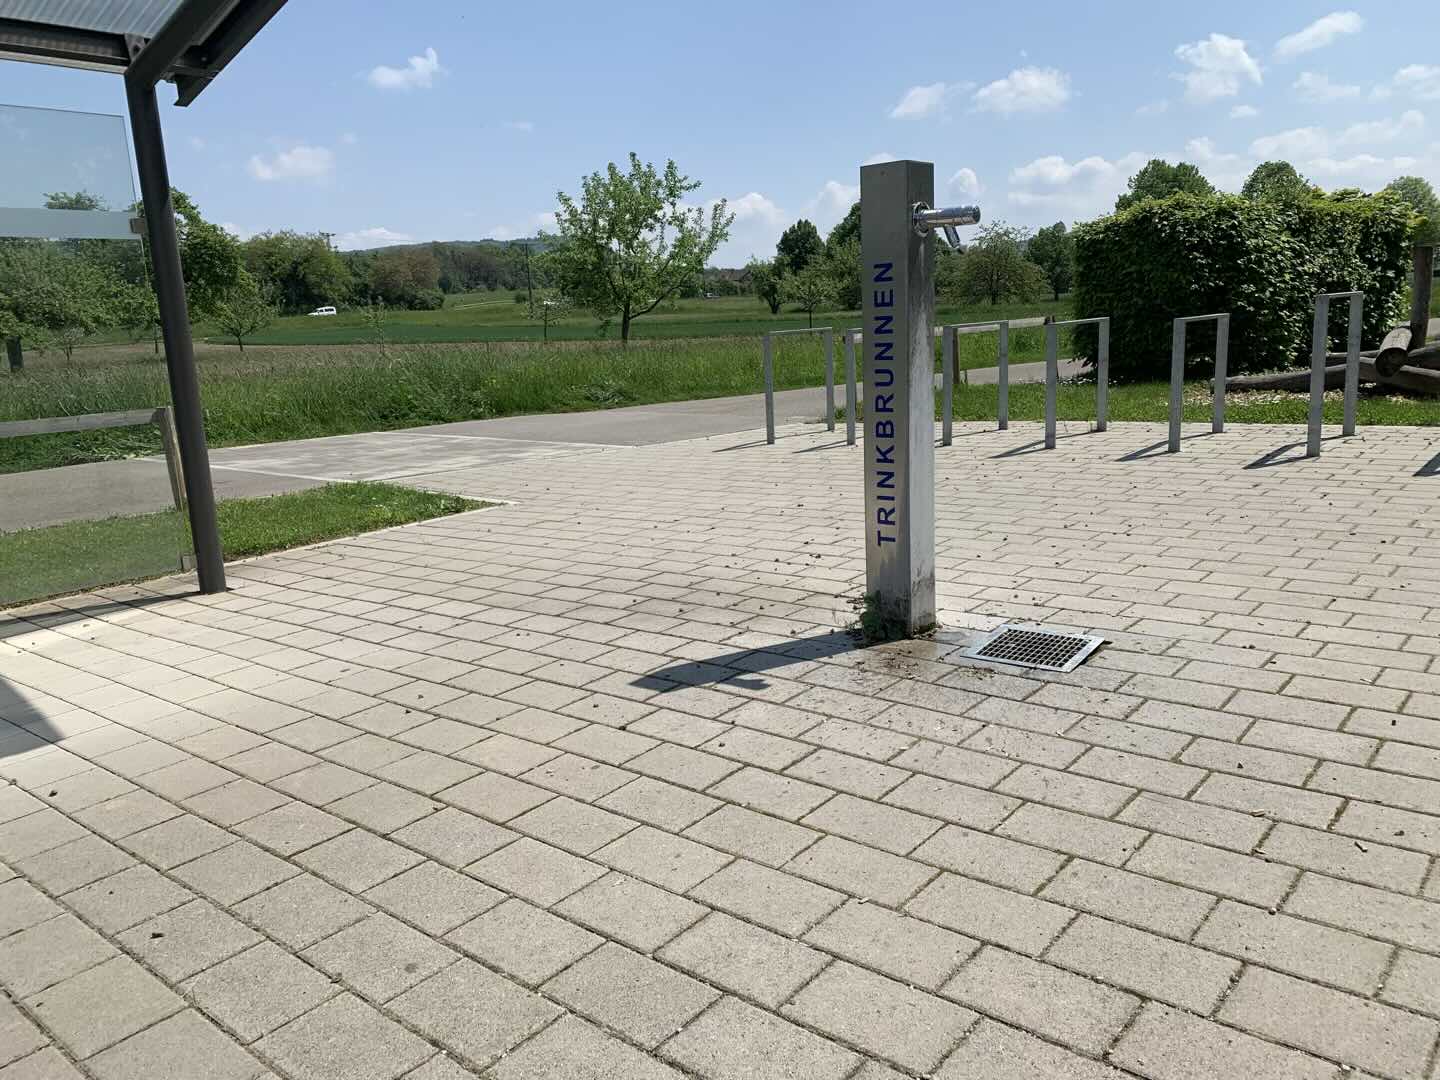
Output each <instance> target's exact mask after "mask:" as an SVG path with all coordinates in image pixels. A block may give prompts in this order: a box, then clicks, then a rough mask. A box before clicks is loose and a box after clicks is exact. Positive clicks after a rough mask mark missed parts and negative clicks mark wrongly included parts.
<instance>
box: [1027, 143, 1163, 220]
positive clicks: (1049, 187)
mask: <svg viewBox="0 0 1440 1080" xmlns="http://www.w3.org/2000/svg"><path fill="white" fill-rule="evenodd" d="M1147 160H1148V159H1147V157H1146V155H1145V154H1141V153H1130V154H1126V155H1125V156H1124V157H1122V158H1118V159H1116V160H1115V161H1110V160H1108V159H1107V158H1103V157H1100V156H1099V155H1092V156H1090V157H1086V158H1081V159H1080V160H1078V161H1074V162H1071V161H1069V160H1067V159H1066V158H1064V157H1061V156H1060V155H1058V154H1051V155H1049V156H1046V157H1041V158H1036V159H1035V160H1034V161H1031V162H1029V163H1028V164H1025V165H1021V166H1020V167H1019V168H1017V169H1013V170H1012V171H1011V173H1010V183H1011V184H1013V185H1016V186H1015V187H1013V188H1012V189H1011V190H1010V192H1009V195H1008V196H1007V197H1008V198H1009V200H1010V202H1011V203H1013V204H1014V205H1016V206H1019V207H1023V208H1026V209H1034V210H1037V211H1040V210H1044V211H1047V212H1049V211H1060V212H1063V213H1068V214H1069V215H1070V216H1071V217H1072V218H1087V217H1094V216H1095V215H1097V214H1103V213H1107V212H1109V211H1110V210H1111V209H1113V207H1114V205H1115V197H1116V196H1117V195H1119V194H1120V192H1122V191H1124V190H1125V182H1126V180H1127V179H1128V178H1129V177H1130V175H1131V174H1133V173H1134V172H1135V171H1136V170H1138V169H1139V168H1140V167H1141V166H1142V165H1144V164H1145V162H1146V161H1147Z"/></svg>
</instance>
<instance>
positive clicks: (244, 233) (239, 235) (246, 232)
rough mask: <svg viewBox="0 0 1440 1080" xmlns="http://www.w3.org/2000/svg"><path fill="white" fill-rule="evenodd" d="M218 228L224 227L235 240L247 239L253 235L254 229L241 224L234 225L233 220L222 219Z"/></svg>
mask: <svg viewBox="0 0 1440 1080" xmlns="http://www.w3.org/2000/svg"><path fill="white" fill-rule="evenodd" d="M220 228H222V229H224V230H225V231H226V232H228V233H229V234H230V235H231V236H233V237H235V239H236V240H249V239H250V237H252V236H254V235H255V230H254V229H247V228H245V227H244V226H243V225H236V224H235V223H234V222H233V221H222V222H221V223H220Z"/></svg>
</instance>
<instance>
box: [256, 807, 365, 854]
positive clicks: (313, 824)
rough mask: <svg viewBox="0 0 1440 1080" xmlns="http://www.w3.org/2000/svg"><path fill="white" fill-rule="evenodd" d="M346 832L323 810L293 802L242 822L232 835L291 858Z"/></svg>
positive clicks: (342, 825) (340, 824)
mask: <svg viewBox="0 0 1440 1080" xmlns="http://www.w3.org/2000/svg"><path fill="white" fill-rule="evenodd" d="M349 828H350V826H349V825H347V824H346V823H345V822H343V821H341V820H340V819H339V818H337V817H335V816H334V815H332V814H327V813H326V812H325V811H324V810H317V809H315V807H313V806H307V805H306V804H304V803H299V802H292V803H286V804H285V805H284V806H277V807H276V808H275V809H274V810H267V811H266V812H265V813H263V814H259V815H257V816H256V817H253V818H250V819H249V820H248V821H243V822H241V823H240V824H239V825H236V826H235V831H236V832H238V833H240V834H241V835H242V836H245V837H247V838H249V839H251V840H253V841H255V843H257V844H259V845H260V846H261V847H264V848H268V849H269V850H271V851H273V852H275V853H276V854H277V855H283V856H290V855H294V854H295V853H296V852H297V851H304V850H305V849H306V848H309V847H314V846H315V845H316V844H319V843H323V842H324V841H326V840H329V839H330V838H331V837H333V836H339V835H340V834H341V833H343V832H345V831H347V830H348V829H349Z"/></svg>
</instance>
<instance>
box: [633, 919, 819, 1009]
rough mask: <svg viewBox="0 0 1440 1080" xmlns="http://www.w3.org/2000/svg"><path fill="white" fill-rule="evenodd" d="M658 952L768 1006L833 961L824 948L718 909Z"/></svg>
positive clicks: (782, 999)
mask: <svg viewBox="0 0 1440 1080" xmlns="http://www.w3.org/2000/svg"><path fill="white" fill-rule="evenodd" d="M656 956H657V957H658V958H659V959H661V960H664V961H665V962H666V963H669V964H673V965H675V966H676V967H679V968H682V969H684V970H685V971H689V972H692V973H693V974H695V975H697V976H699V977H700V978H702V979H705V980H706V981H708V982H711V983H714V984H715V985H716V986H719V987H721V988H722V989H724V990H728V991H730V992H731V993H734V994H739V995H741V996H742V997H746V998H749V999H751V1000H753V1001H757V1002H759V1003H760V1004H761V1005H764V1006H765V1007H766V1008H769V1009H777V1008H779V1007H780V1005H781V1003H783V1002H784V1001H786V1000H787V999H788V998H789V997H790V996H791V995H792V994H793V993H794V992H795V991H796V990H798V989H799V988H800V987H801V986H803V985H804V984H805V983H807V982H809V981H810V979H811V978H813V977H814V976H815V975H816V974H817V973H818V972H819V971H820V970H821V969H822V968H824V967H825V965H826V964H828V963H829V962H830V958H829V957H828V956H826V955H825V954H824V953H821V952H818V951H816V950H815V949H812V948H809V947H808V946H805V945H802V944H799V943H797V942H795V941H792V940H790V939H789V938H784V937H781V936H779V935H778V934H773V933H771V932H770V931H768V930H764V929H762V928H760V927H758V926H753V925H751V924H750V923H745V922H741V921H740V920H738V919H734V918H731V917H730V916H729V915H724V914H721V913H719V912H712V913H711V914H710V915H708V916H706V917H705V918H704V919H703V920H702V921H701V922H699V923H697V924H696V925H695V926H693V927H691V928H690V929H689V930H687V931H685V932H684V933H683V934H681V935H680V936H679V937H677V938H675V939H674V940H673V941H671V942H670V943H669V944H668V945H666V946H665V947H664V948H663V949H661V950H660V951H659V952H658V953H657V954H656Z"/></svg>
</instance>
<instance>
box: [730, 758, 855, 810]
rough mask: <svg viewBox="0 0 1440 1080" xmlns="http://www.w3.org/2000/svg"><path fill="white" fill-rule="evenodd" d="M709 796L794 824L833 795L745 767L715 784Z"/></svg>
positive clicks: (795, 779)
mask: <svg viewBox="0 0 1440 1080" xmlns="http://www.w3.org/2000/svg"><path fill="white" fill-rule="evenodd" d="M710 794H711V795H714V796H716V797H717V798H720V799H724V800H725V801H726V802H729V803H738V804H739V805H740V806H745V807H752V808H754V809H756V810H762V811H764V812H765V813H767V814H773V815H775V816H776V817H781V818H785V819H786V820H788V821H798V820H800V819H801V818H803V817H804V816H805V815H806V814H808V813H810V812H811V811H812V810H814V809H815V808H816V807H818V806H820V805H821V804H822V803H824V802H825V801H826V800H828V799H830V798H832V797H833V796H834V794H835V792H834V791H833V790H832V789H830V788H826V787H821V786H820V785H819V784H812V783H808V782H807V781H805V780H801V779H798V778H796V777H793V776H784V775H781V774H779V773H772V772H766V771H765V770H764V769H756V768H753V767H748V766H747V767H746V768H744V769H741V770H740V771H739V772H737V773H735V774H734V775H733V776H730V777H727V778H726V779H725V780H723V781H721V782H720V783H719V784H717V785H715V787H713V788H712V789H711V790H710Z"/></svg>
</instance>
